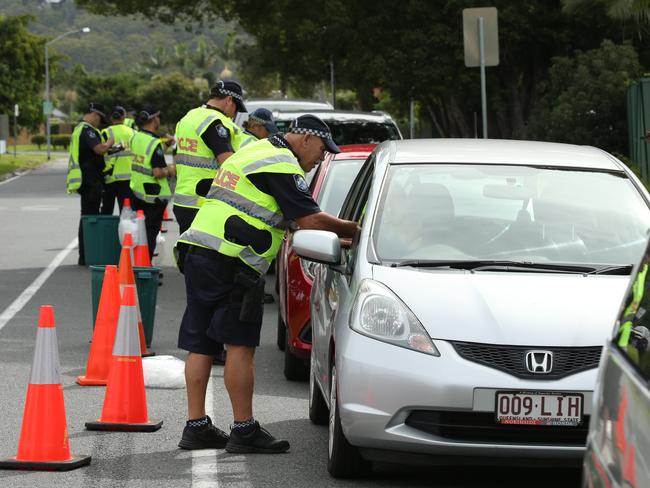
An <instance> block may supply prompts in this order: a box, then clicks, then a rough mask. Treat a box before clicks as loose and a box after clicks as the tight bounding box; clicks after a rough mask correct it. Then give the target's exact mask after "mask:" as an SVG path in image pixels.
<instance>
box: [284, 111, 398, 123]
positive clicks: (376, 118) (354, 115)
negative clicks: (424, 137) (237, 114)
mask: <svg viewBox="0 0 650 488" xmlns="http://www.w3.org/2000/svg"><path fill="white" fill-rule="evenodd" d="M306 114H311V115H316V116H317V117H320V118H321V119H323V120H324V121H325V122H327V121H328V120H340V121H347V120H367V121H369V122H385V121H388V120H390V121H392V120H393V119H392V118H391V116H390V115H388V114H387V113H385V112H357V111H353V110H282V111H281V112H278V113H277V114H276V113H274V114H273V116H274V117H275V119H276V120H293V119H295V118H296V117H300V116H301V115H306Z"/></svg>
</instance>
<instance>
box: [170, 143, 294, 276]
mask: <svg viewBox="0 0 650 488" xmlns="http://www.w3.org/2000/svg"><path fill="white" fill-rule="evenodd" d="M249 168H252V169H250V170H249V171H246V170H247V169H249ZM252 171H254V172H257V173H280V174H295V175H300V176H304V172H303V170H302V168H301V167H300V165H299V164H298V162H297V161H296V159H295V157H294V156H293V153H291V151H290V150H288V149H282V148H276V147H274V146H273V145H272V144H271V143H270V141H268V139H264V140H261V141H257V142H255V143H254V144H250V145H248V146H247V147H246V148H244V149H242V150H240V151H238V152H237V153H235V154H233V155H232V156H230V157H229V158H228V159H226V160H225V161H224V163H223V165H222V166H221V168H220V169H219V172H218V174H217V177H216V178H215V180H214V182H213V185H212V187H211V189H210V193H209V196H208V198H207V199H206V201H205V203H204V205H203V206H202V207H201V208H200V209H199V211H198V212H197V214H196V216H195V218H194V220H193V222H192V225H191V227H190V228H189V229H188V230H187V231H186V232H185V233H183V234H182V235H181V236H180V237H179V242H185V243H188V244H194V245H197V246H202V247H207V248H210V249H214V250H216V251H218V252H220V253H221V254H224V255H226V256H232V257H239V258H240V259H241V260H242V261H243V262H244V263H246V264H247V265H248V266H250V267H251V268H253V269H254V270H256V271H257V272H259V273H265V272H266V270H268V268H269V265H270V264H271V261H272V260H273V259H274V258H275V256H276V254H277V252H278V250H279V249H280V245H281V243H282V239H283V237H284V225H282V224H283V223H284V216H283V215H282V211H281V209H280V206H279V205H278V202H277V201H276V200H275V198H273V196H271V195H268V194H267V193H264V192H263V191H261V190H259V189H258V188H257V187H256V186H255V185H254V184H253V183H252V182H251V181H250V180H249V179H248V174H250V173H251V172H252ZM231 217H238V218H240V219H242V220H244V222H246V223H247V224H248V225H250V226H251V227H254V228H255V229H258V230H260V231H266V232H268V233H269V234H270V237H271V239H270V242H269V244H268V248H266V249H264V250H261V252H260V253H257V252H255V250H254V249H253V247H255V244H251V245H245V244H243V245H242V244H236V243H234V242H232V241H229V240H228V239H227V238H226V237H225V236H226V232H225V225H226V221H227V220H228V219H230V218H231Z"/></svg>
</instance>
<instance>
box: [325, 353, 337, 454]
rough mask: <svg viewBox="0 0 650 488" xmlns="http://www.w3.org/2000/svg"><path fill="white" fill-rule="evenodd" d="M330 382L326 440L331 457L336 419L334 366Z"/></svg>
mask: <svg viewBox="0 0 650 488" xmlns="http://www.w3.org/2000/svg"><path fill="white" fill-rule="evenodd" d="M330 383H331V384H330V413H329V429H328V433H327V440H328V444H329V457H330V459H331V458H332V451H333V450H334V422H335V420H336V366H334V367H332V380H331V382H330Z"/></svg>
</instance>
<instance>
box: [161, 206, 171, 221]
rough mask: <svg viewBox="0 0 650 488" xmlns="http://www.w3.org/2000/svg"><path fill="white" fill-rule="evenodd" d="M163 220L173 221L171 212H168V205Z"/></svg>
mask: <svg viewBox="0 0 650 488" xmlns="http://www.w3.org/2000/svg"><path fill="white" fill-rule="evenodd" d="M163 221H164V222H171V221H172V218H171V217H170V216H169V212H167V207H165V211H164V212H163Z"/></svg>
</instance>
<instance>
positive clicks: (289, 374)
mask: <svg viewBox="0 0 650 488" xmlns="http://www.w3.org/2000/svg"><path fill="white" fill-rule="evenodd" d="M287 332H288V331H287ZM285 336H286V340H285V341H284V344H285V345H284V377H285V378H286V379H288V380H289V381H305V380H306V379H308V378H309V377H308V376H307V375H308V373H309V371H307V365H306V364H305V361H303V360H302V359H300V358H297V357H296V356H294V355H293V354H292V353H291V348H290V347H289V334H288V333H285Z"/></svg>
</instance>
